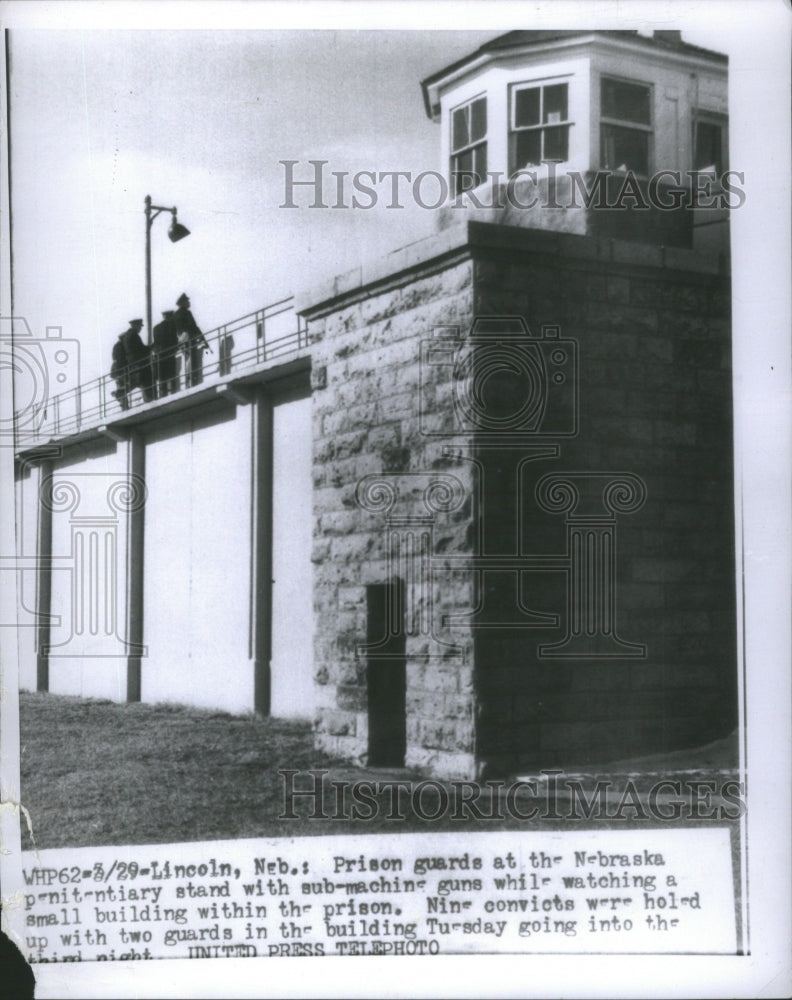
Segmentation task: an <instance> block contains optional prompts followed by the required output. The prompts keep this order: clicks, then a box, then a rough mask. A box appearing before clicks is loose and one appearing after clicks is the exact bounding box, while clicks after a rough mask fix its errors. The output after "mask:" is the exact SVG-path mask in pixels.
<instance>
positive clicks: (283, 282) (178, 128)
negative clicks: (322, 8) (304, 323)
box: [9, 4, 740, 381]
mask: <svg viewBox="0 0 792 1000" xmlns="http://www.w3.org/2000/svg"><path fill="white" fill-rule="evenodd" d="M61 6H62V7H64V6H65V7H67V8H68V7H70V6H71V5H70V4H67V5H61ZM91 6H92V5H91ZM102 6H104V5H102ZM408 6H409V5H408ZM434 6H435V8H436V9H439V8H442V7H443V6H444V5H443V4H439V5H438V4H436V5H434ZM564 6H565V5H561V7H564ZM597 6H598V7H599V5H597ZM682 6H685V5H680V9H681V7H682ZM699 6H701V5H699ZM199 8H200V5H196V4H193V5H188V6H186V8H185V7H183V8H182V9H183V10H187V11H191V12H196V17H198V16H199V15H200V10H199ZM94 9H96V8H94ZM404 9H405V5H402V10H404ZM446 9H449V8H448V7H446ZM471 9H472V8H471ZM526 9H527V8H526V7H525V6H524V5H520V4H514V5H512V6H511V8H510V9H509V12H511V13H512V16H511V19H510V20H507V21H504V22H503V24H502V26H501V25H498V26H496V27H495V28H494V30H493V29H489V30H476V31H471V32H468V31H454V32H449V31H439V30H434V31H431V30H422V31H399V30H395V31H350V30H344V31H328V30H323V31H312V30H303V31H270V30H248V31H228V30H217V29H214V30H184V29H182V30H161V29H156V30H116V31H112V30H111V31H107V30H76V29H70V30H51V29H50V30H39V29H29V28H19V29H15V28H14V27H13V24H14V22H13V20H11V22H10V23H11V24H12V30H11V32H10V43H9V52H10V81H11V82H10V108H11V113H10V135H11V169H12V225H13V232H12V247H13V265H14V270H13V274H14V311H15V314H16V315H17V316H23V317H25V318H26V319H27V320H28V322H29V323H30V326H31V328H32V330H33V333H34V335H37V336H41V335H42V334H43V331H44V327H45V326H48V325H56V326H62V327H63V336H64V337H67V338H77V339H78V340H79V341H80V349H81V350H80V352H81V369H82V370H81V380H82V381H86V380H88V379H90V378H93V377H95V376H96V375H99V374H102V373H104V372H105V371H106V370H107V368H108V367H109V354H110V348H111V345H112V342H113V341H114V339H115V337H116V336H117V334H118V333H119V332H121V331H122V330H123V329H125V328H126V324H127V321H128V320H129V319H130V318H132V317H133V316H141V317H145V281H144V233H145V226H144V216H143V199H144V197H145V195H146V194H150V195H151V196H152V198H153V201H154V203H155V204H158V205H165V206H172V205H176V206H177V207H178V209H179V219H180V221H181V222H182V223H183V224H184V225H186V226H187V227H188V228H189V229H190V230H191V236H190V237H189V238H187V239H185V240H183V241H181V242H180V243H178V244H175V245H173V244H171V243H170V242H169V240H168V239H167V229H168V225H169V221H170V216H169V215H167V214H166V215H163V216H162V217H160V218H159V219H158V220H157V221H156V222H155V224H154V227H153V230H152V259H153V265H152V271H153V296H152V298H153V321H154V322H155V323H156V322H157V321H158V319H159V314H160V312H161V310H163V309H167V308H173V306H174V302H175V299H176V297H177V296H178V295H179V294H180V293H181V292H182V291H186V292H188V293H189V294H190V296H191V298H192V301H193V311H194V313H195V315H196V318H197V320H198V322H199V324H200V325H201V326H202V327H203V328H204V329H205V330H208V329H211V328H212V327H214V326H217V325H219V324H220V323H223V322H227V321H230V320H232V319H234V318H236V317H239V316H242V315H244V314H246V313H248V312H251V311H253V310H254V309H257V308H259V307H261V306H263V305H265V304H266V303H268V302H271V301H274V300H276V299H280V298H283V297H284V296H286V295H289V294H292V293H294V292H299V291H301V290H302V289H304V288H306V287H307V288H310V287H311V285H313V284H315V283H317V282H318V281H319V280H321V279H322V278H323V277H327V276H332V275H334V274H337V273H340V272H342V271H345V270H347V269H349V268H351V267H354V266H356V265H358V264H359V263H360V262H361V261H366V260H370V259H371V258H372V257H377V256H380V255H382V254H385V253H388V252H390V251H391V250H393V249H396V248H397V247H399V246H401V245H404V244H406V243H409V242H411V241H413V240H415V239H419V238H421V237H422V236H425V235H428V234H429V233H430V232H431V231H432V226H433V223H432V218H431V212H430V211H427V210H425V209H422V208H420V207H418V206H415V205H414V204H412V203H411V200H410V199H405V203H406V205H407V207H405V208H404V209H402V210H393V209H390V210H389V209H387V208H386V207H385V204H384V203H382V202H380V204H378V206H377V207H376V209H373V210H370V211H363V210H352V209H349V210H344V211H335V210H332V209H327V210H320V209H310V208H308V207H307V191H306V193H305V194H303V195H302V196H300V195H298V196H297V197H296V199H295V200H296V201H297V203H298V205H303V206H306V207H301V208H298V209H284V208H281V207H279V206H280V205H281V204H282V202H283V200H284V198H283V178H284V168H283V167H282V166H281V165H280V164H279V161H280V160H284V159H295V160H300V161H302V162H303V163H305V165H304V166H302V167H301V168H298V170H301V176H302V175H305V174H307V172H308V171H309V169H310V168H309V167H308V165H307V163H306V162H305V161H307V160H309V159H325V160H328V161H329V164H328V166H327V168H326V170H327V171H330V170H348V171H350V173H354V172H356V171H359V170H365V169H372V170H409V171H412V172H413V175H415V174H417V173H419V172H421V171H423V170H436V169H440V166H441V165H440V162H439V129H438V126H437V125H436V124H434V123H432V122H431V121H430V120H429V119H428V118H427V117H426V114H425V112H424V107H423V98H422V93H421V88H420V81H421V79H423V78H424V77H426V76H427V75H429V74H430V73H432V72H434V71H435V70H437V69H439V68H441V67H443V66H446V65H448V64H449V63H451V62H453V61H454V60H456V59H458V58H460V57H461V56H463V55H465V54H466V53H468V52H470V51H472V50H473V49H475V48H476V47H477V46H478V45H480V44H481V43H482V42H484V41H486V40H488V39H490V38H492V37H495V36H496V35H498V34H500V33H501V31H502V30H507V29H508V28H510V27H525V26H526V25H527V24H529V23H530V26H533V25H534V24H535V23H537V22H536V20H535V18H532V19H531V20H530V21H528V20H526V17H525V16H524V15H523V16H520V11H521V10H522V11H525V10H526ZM559 9H560V8H559ZM576 9H577V11H578V12H579V11H580V7H579V6H578V7H577V8H576ZM588 9H592V8H588ZM599 9H600V13H601V12H602V9H604V6H603V7H600V8H599ZM621 9H622V10H628V8H626V7H624V5H622V8H621ZM635 9H636V8H635V7H633V8H632V10H633V11H634V10H635ZM646 9H647V8H646V7H644V6H642V7H641V10H646ZM572 13H573V14H574V10H573V12H572ZM569 14H570V10H569V6H568V5H566V10H565V15H564V17H565V18H566V20H564V18H563V17H559V19H558V21H557V22H556V23H555V24H554V23H553V22H552V21H548V20H547V17H546V16H545V19H544V21H545V23H544V24H539V25H538V26H558V27H567V26H570V24H571V26H588V25H583V24H581V23H580V18H579V13H578V17H577V19H575V18H574V17H573V18H572V20H571V22H570V20H569ZM127 20H128V19H127ZM140 20H143V19H140ZM475 20H476V18H474V17H472V16H471V23H473V22H475ZM478 20H479V21H481V18H480V17H479V18H478ZM491 20H494V19H491ZM683 20H684V19H683ZM698 20H699V22H700V23H699V24H696V23H695V22H694V23H692V25H691V26H690V27H688V28H687V29H686V30H685V31H684V37H685V39H686V40H687V41H690V42H693V43H696V44H700V45H703V46H705V47H709V48H713V49H716V50H717V51H724V52H727V53H730V50H733V49H734V48H735V47H738V46H739V42H740V31H739V28H737V27H736V26H732V27H731V30H730V28H729V26H728V25H727V26H725V27H724V26H723V25H722V24H721V26H720V27H717V26H716V25H717V24H718V22H717V21H714V20H713V19H712V18H709V19H708V20H707V19H706V18H704V19H703V21H702V19H701V18H699V19H698ZM44 23H47V22H46V20H45V22H44ZM440 23H443V21H440ZM601 26H614V27H637V28H640V29H642V30H650V29H651V28H652V27H668V26H669V23H668V20H667V19H666V20H663V19H662V18H660V19H657V18H655V19H654V21H646V20H643V21H642V20H636V18H635V17H634V16H633V19H632V20H631V21H630V20H624V19H622V20H621V21H620V22H618V23H617V22H612V23H606V24H603V25H601ZM671 26H674V25H671ZM379 190H380V191H382V190H383V189H382V186H380V187H379Z"/></svg>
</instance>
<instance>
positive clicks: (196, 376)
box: [173, 293, 209, 388]
mask: <svg viewBox="0 0 792 1000" xmlns="http://www.w3.org/2000/svg"><path fill="white" fill-rule="evenodd" d="M176 305H177V306H178V307H179V308H178V309H177V310H176V313H175V315H174V317H173V321H174V323H175V324H176V333H177V335H178V338H179V345H180V346H181V349H182V351H183V352H184V365H185V373H186V378H185V381H186V383H187V387H188V388H189V387H190V386H192V385H199V384H200V383H201V382H202V381H203V352H204V351H205V350H206V351H208V350H209V345H208V344H207V342H206V337H204V335H203V333H201V330H200V328H199V326H198V324H197V323H196V322H195V319H194V318H193V314H192V313H191V312H190V300H189V298H188V297H187V294H186V293H183V294H182V295H180V296H179V297H178V299H176Z"/></svg>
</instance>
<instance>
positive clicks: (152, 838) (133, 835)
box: [20, 693, 736, 849]
mask: <svg viewBox="0 0 792 1000" xmlns="http://www.w3.org/2000/svg"><path fill="white" fill-rule="evenodd" d="M20 724H21V731H22V755H21V766H22V786H21V787H22V800H23V804H24V805H25V806H26V808H27V809H28V811H29V812H30V815H31V817H32V824H33V835H34V838H35V844H36V846H37V847H38V848H39V849H44V848H49V847H65V846H85V845H98V844H145V843H170V842H178V841H187V840H219V839H227V838H228V839H230V838H237V837H239V838H243V837H262V836H265V837H266V836H271V837H275V836H278V837H291V836H304V835H316V834H331V833H332V834H337V833H346V832H350V831H352V830H354V832H356V833H376V832H378V831H379V830H383V829H387V830H390V831H394V832H395V831H404V832H406V831H408V830H433V831H436V830H441V829H445V830H459V829H464V828H465V827H467V828H473V829H479V830H484V829H489V830H493V829H498V828H522V829H534V828H536V827H537V826H539V825H543V826H545V827H546V828H549V827H551V826H556V827H562V828H570V827H574V826H585V825H590V826H600V827H602V826H614V827H619V826H622V827H625V826H626V827H630V826H635V825H641V824H640V823H638V824H636V823H634V822H633V821H632V817H631V815H630V814H626V816H625V818H624V819H622V820H613V821H607V820H604V819H600V820H599V821H597V820H594V822H593V823H588V824H586V823H582V822H578V823H575V821H569V820H566V821H565V820H562V821H561V822H559V821H555V822H554V821H544V822H542V823H539V822H537V821H536V820H534V821H532V822H530V823H525V822H522V823H521V822H520V821H519V820H515V819H509V820H506V821H498V822H484V823H480V822H476V821H475V820H472V819H466V820H464V821H463V820H460V819H456V820H455V819H453V818H452V817H451V815H450V812H449V814H448V815H446V816H445V817H444V818H443V819H442V821H426V820H423V819H421V818H420V817H416V816H415V815H411V816H409V817H408V818H407V819H406V820H403V821H394V820H392V819H391V820H388V819H387V813H388V803H389V799H388V796H387V795H383V796H382V797H381V798H380V802H381V804H382V808H381V809H380V814H379V816H378V817H377V818H376V819H374V820H370V821H365V822H362V821H357V822H356V821H354V820H333V819H327V820H317V819H313V820H312V819H308V818H303V819H300V820H279V819H278V814H279V813H280V812H281V811H282V805H281V803H282V791H283V780H282V778H281V776H280V775H279V774H278V769H279V768H291V769H296V770H299V771H307V770H309V769H316V768H328V769H330V771H331V775H330V777H331V779H332V778H334V779H347V780H349V781H354V780H356V779H359V778H374V779H375V780H376V779H382V778H387V777H389V776H392V775H393V774H394V772H391V774H390V775H389V774H388V773H383V772H372V771H366V770H363V769H359V768H354V767H352V766H351V765H350V764H349V763H348V762H343V761H338V760H332V759H330V758H328V757H326V756H323V755H322V754H320V753H318V752H317V751H316V750H314V748H313V740H312V734H311V730H310V726H309V725H308V724H307V723H299V722H294V721H282V720H273V719H258V718H255V717H253V716H233V715H228V714H226V713H224V712H213V711H205V710H200V709H194V708H185V707H183V706H175V705H144V704H132V705H120V704H114V703H112V702H108V701H92V700H84V699H80V698H72V697H65V696H61V695H51V694H25V693H23V694H22V695H21V700H20ZM676 756H679V755H672V757H676ZM691 762H692V764H693V766H696V761H695V759H693V760H692V761H691V757H690V756H689V755H687V754H686V755H681V756H680V759H679V760H676V759H673V761H672V760H671V758H669V760H668V762H667V765H666V767H665V768H663V766H662V765H663V762H662V761H657V760H655V759H652V758H649V759H647V760H646V761H643V762H641V764H642V766H641V767H639V768H636V770H638V771H643V772H644V774H646V772H649V771H654V772H655V774H657V773H658V772H659V773H665V774H669V773H673V772H677V774H678V775H679V776H681V777H684V767H685V765H687V766H688V767H690V766H691ZM702 763H704V762H702ZM650 764H651V766H647V765H650ZM706 769H707V775H706V776H707V777H712V778H715V779H717V778H718V777H719V776H722V775H723V774H724V773H725V772H727V771H728V758H727V754H726V753H725V752H724V751H723V749H719V750H718V752H717V754H715V755H713V753H712V752H710V753H709V755H708V756H707V757H706ZM631 770H632V769H631V768H623V767H621V768H619V769H618V771H619V772H620V773H621V774H622V775H624V773H625V772H628V773H629V771H631ZM610 774H611V775H615V774H616V768H614V769H612V770H611V771H610ZM599 776H600V777H601V776H603V775H602V774H600V775H599ZM398 777H402V778H404V777H407V774H406V772H399V774H398ZM416 778H417V779H418V780H420V778H418V776H416ZM594 780H595V776H589V778H588V779H586V780H585V782H584V784H585V786H586V787H588V788H592V787H593V783H594ZM621 780H622V781H623V780H624V778H622V779H621ZM651 780H656V779H649V780H648V781H647V778H646V777H644V778H643V780H642V781H639V782H638V784H639V785H641V786H643V785H646V786H647V787H648V784H650V783H651ZM332 795H333V792H332V790H329V791H328V798H327V805H326V810H327V811H328V812H332V811H333V804H332V803H333V799H332ZM435 801H436V800H435ZM422 803H423V806H424V808H425V809H426V810H427V811H431V810H432V808H433V800H432V795H431V794H427V795H426V796H425V798H423V799H422ZM485 808H486V807H485ZM519 808H520V809H523V808H525V806H524V805H520V806H519ZM309 811H310V806H309V805H308V804H306V803H304V802H301V803H300V804H298V806H297V812H298V813H300V814H301V815H303V816H306V817H307V814H308V813H309ZM562 812H563V810H562ZM692 823H693V821H691V820H690V819H688V820H687V822H685V821H684V820H683V821H682V823H681V824H680V825H692ZM644 825H648V826H651V825H652V823H648V824H646V823H645V824H644ZM654 825H657V824H656V821H655V824H654ZM732 826H733V830H734V828H735V826H736V824H732ZM734 832H736V830H734ZM24 836H25V837H26V840H27V842H26V843H25V844H24V846H25V847H31V846H33V845H32V844H31V843H30V841H29V838H27V833H26V832H25V834H24Z"/></svg>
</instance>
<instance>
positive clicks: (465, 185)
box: [451, 142, 487, 195]
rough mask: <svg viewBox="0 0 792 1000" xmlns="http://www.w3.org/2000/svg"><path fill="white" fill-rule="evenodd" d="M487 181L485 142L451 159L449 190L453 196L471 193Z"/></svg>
mask: <svg viewBox="0 0 792 1000" xmlns="http://www.w3.org/2000/svg"><path fill="white" fill-rule="evenodd" d="M486 179H487V144H486V142H482V143H480V144H479V145H478V146H474V147H473V149H467V150H465V152H464V153H457V155H456V156H452V157H451V189H452V191H453V193H454V194H455V195H457V194H461V193H462V192H463V191H472V189H473V188H475V187H478V185H479V184H483V183H484V181H485V180H486Z"/></svg>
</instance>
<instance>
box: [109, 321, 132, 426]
mask: <svg viewBox="0 0 792 1000" xmlns="http://www.w3.org/2000/svg"><path fill="white" fill-rule="evenodd" d="M110 377H111V378H112V379H115V384H116V388H115V389H114V390H113V395H114V396H115V398H116V399H117V400H118V402H119V404H120V406H121V409H122V410H128V409H129V371H128V370H127V359H126V351H125V350H124V334H123V333H119V335H118V340H117V341H116V342H115V343H114V344H113V363H112V364H111V365H110Z"/></svg>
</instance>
